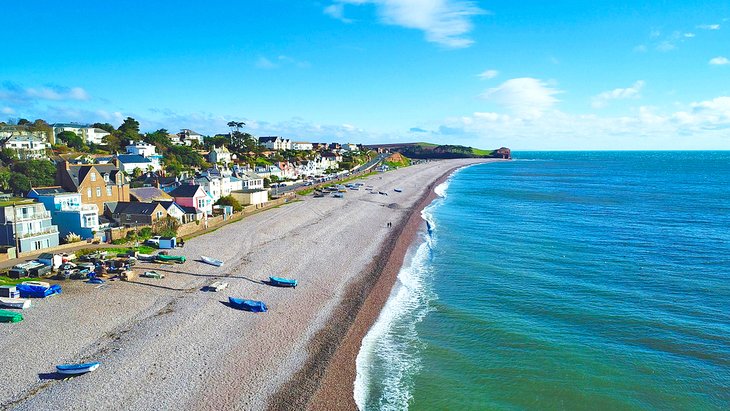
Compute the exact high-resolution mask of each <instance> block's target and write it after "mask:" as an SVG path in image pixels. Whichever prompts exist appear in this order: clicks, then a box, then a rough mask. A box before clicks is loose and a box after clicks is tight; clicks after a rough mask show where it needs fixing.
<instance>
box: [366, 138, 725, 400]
mask: <svg viewBox="0 0 730 411" xmlns="http://www.w3.org/2000/svg"><path fill="white" fill-rule="evenodd" d="M440 190H441V191H444V192H445V197H444V198H441V199H439V200H437V201H436V202H435V203H434V204H432V206H431V207H429V208H428V209H427V210H426V211H425V212H424V217H425V218H426V219H427V220H428V221H430V224H431V226H432V232H431V233H430V234H429V233H424V235H423V239H422V240H423V241H422V242H420V243H419V244H416V245H414V247H413V250H412V254H411V258H410V259H409V261H408V263H407V264H406V265H405V266H404V267H403V269H402V270H401V273H400V275H399V284H397V286H396V288H395V289H394V292H393V294H392V295H391V298H390V300H389V302H388V304H387V306H386V307H385V309H384V310H383V312H382V314H381V317H380V319H379V320H378V322H377V323H376V324H375V326H374V327H373V328H372V329H371V330H370V332H369V333H368V336H367V337H366V338H365V340H364V341H363V346H362V348H361V351H360V354H359V356H358V361H357V368H358V379H357V381H356V385H355V399H356V401H357V403H358V406H359V407H360V408H363V409H373V410H374V409H405V408H410V409H417V410H430V409H449V410H469V409H509V410H517V409H568V410H571V409H686V410H703V409H730V152H690V153H675V152H583V153H574V152H573V153H516V154H515V160H514V161H511V162H503V163H496V164H484V165H478V166H472V167H469V168H466V169H463V170H461V171H459V172H458V173H456V174H455V175H454V176H453V177H452V178H451V179H450V181H449V182H448V183H447V185H445V186H442V187H440Z"/></svg>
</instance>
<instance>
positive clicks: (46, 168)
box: [13, 160, 56, 189]
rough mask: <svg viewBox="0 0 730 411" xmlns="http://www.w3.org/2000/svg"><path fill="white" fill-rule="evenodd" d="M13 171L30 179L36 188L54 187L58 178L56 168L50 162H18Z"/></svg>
mask: <svg viewBox="0 0 730 411" xmlns="http://www.w3.org/2000/svg"><path fill="white" fill-rule="evenodd" d="M13 171H14V172H15V173H19V174H22V175H23V176H24V177H26V178H27V179H29V184H30V183H32V184H33V186H34V187H46V186H52V185H53V184H54V182H55V178H56V167H55V166H54V165H53V163H51V162H50V161H48V160H26V161H17V162H15V164H13ZM29 189H30V188H29Z"/></svg>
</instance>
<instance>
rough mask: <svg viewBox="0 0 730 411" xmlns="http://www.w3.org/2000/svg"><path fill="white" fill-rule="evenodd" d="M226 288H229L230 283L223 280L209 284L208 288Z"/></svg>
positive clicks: (213, 289)
mask: <svg viewBox="0 0 730 411" xmlns="http://www.w3.org/2000/svg"><path fill="white" fill-rule="evenodd" d="M226 288H228V283H224V282H223V281H216V282H214V283H212V284H211V285H209V286H208V289H209V290H211V291H215V292H218V291H223V290H225V289H226Z"/></svg>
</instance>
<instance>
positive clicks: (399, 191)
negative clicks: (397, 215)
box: [393, 188, 403, 193]
mask: <svg viewBox="0 0 730 411" xmlns="http://www.w3.org/2000/svg"><path fill="white" fill-rule="evenodd" d="M393 191H395V192H396V193H402V192H403V189H401V188H394V189H393Z"/></svg>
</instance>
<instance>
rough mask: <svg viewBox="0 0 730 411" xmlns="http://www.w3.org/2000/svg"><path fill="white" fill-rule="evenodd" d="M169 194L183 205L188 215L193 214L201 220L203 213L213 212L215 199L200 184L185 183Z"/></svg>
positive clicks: (210, 213) (209, 213)
mask: <svg viewBox="0 0 730 411" xmlns="http://www.w3.org/2000/svg"><path fill="white" fill-rule="evenodd" d="M168 194H170V196H172V197H173V198H174V199H175V202H176V203H177V204H178V205H179V206H182V208H183V210H185V214H186V215H191V214H192V218H194V219H197V220H199V219H201V218H202V217H203V215H206V214H208V215H212V214H213V199H212V198H211V196H210V195H208V193H206V192H205V190H204V189H203V187H201V186H200V185H198V184H183V185H180V186H178V187H177V188H175V189H174V190H172V191H170V192H169V193H168Z"/></svg>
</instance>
